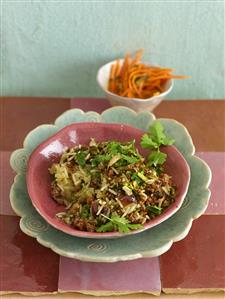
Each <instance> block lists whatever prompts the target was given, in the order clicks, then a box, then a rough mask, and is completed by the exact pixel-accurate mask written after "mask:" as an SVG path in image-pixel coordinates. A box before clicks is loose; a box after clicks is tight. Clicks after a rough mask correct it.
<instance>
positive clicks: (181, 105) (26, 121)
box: [0, 97, 225, 299]
mask: <svg viewBox="0 0 225 299" xmlns="http://www.w3.org/2000/svg"><path fill="white" fill-rule="evenodd" d="M70 105H71V100H70V99H58V98H57V99H56V98H13V97H2V98H0V113H1V114H0V122H1V123H0V125H1V127H0V129H1V131H0V150H1V151H12V150H14V149H16V148H19V147H21V146H22V142H23V140H24V137H25V136H26V134H27V133H28V132H29V131H30V130H32V129H33V128H35V127H36V126H38V125H40V124H44V123H52V122H53V121H54V120H55V118H56V117H57V116H58V115H59V114H61V113H62V112H64V111H65V110H67V109H69V108H70V107H71V106H70ZM154 113H155V115H156V116H157V117H163V118H174V119H176V120H178V121H180V122H181V123H183V124H184V125H185V126H186V127H187V129H188V131H189V132H190V134H191V136H192V138H193V141H194V144H195V146H196V151H214V152H218V151H221V152H223V151H225V101H224V100H182V101H178V100H177V101H175V100H173V101H164V102H162V104H161V105H160V106H159V107H158V108H157V109H155V111H154ZM5 296H6V297H5V298H11V299H12V298H15V299H16V298H21V297H22V295H16V294H11V295H5ZM53 297H55V298H93V296H89V295H81V294H75V293H72V294H71V293H67V294H55V295H52V294H51V295H48V294H47V295H43V296H41V297H40V298H43V299H45V298H53ZM149 297H153V296H152V295H146V294H134V295H123V296H117V298H137V299H138V298H149ZM161 297H163V298H164V297H165V298H167V299H170V298H174V299H183V298H193V299H196V298H218V299H219V298H220V299H222V298H225V297H224V293H221V292H219V293H207V292H206V293H201V294H192V295H181V294H179V295H170V294H162V295H161ZM26 298H30V297H29V296H28V297H26ZM36 298H37V297H36ZM101 298H109V297H101Z"/></svg>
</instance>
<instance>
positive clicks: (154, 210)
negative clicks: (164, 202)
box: [146, 206, 163, 215]
mask: <svg viewBox="0 0 225 299" xmlns="http://www.w3.org/2000/svg"><path fill="white" fill-rule="evenodd" d="M146 208H147V210H148V212H149V213H153V214H155V215H160V214H161V213H162V211H163V209H162V208H160V207H157V206H147V207H146Z"/></svg>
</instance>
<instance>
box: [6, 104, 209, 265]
mask: <svg viewBox="0 0 225 299" xmlns="http://www.w3.org/2000/svg"><path fill="white" fill-rule="evenodd" d="M154 120H155V116H154V115H153V114H152V113H150V112H141V113H136V112H134V111H133V110H130V109H129V108H126V107H113V108H109V109H107V110H105V111H104V112H103V113H102V114H98V113H96V112H93V111H91V112H87V113H85V112H83V111H82V110H80V109H71V110H68V111H66V112H64V113H63V114H62V115H61V116H59V117H58V118H57V119H56V121H55V124H54V125H49V124H48V125H41V126H39V127H37V128H36V129H34V130H32V131H31V132H30V133H29V134H28V135H27V137H26V138H25V140H24V147H23V148H21V149H18V150H16V151H14V152H13V153H12V155H11V159H10V163H11V166H12V168H13V169H14V170H15V171H16V172H17V175H16V177H15V180H14V183H13V185H12V187H11V191H10V201H11V205H12V208H13V210H14V211H15V212H16V214H17V215H19V216H20V217H21V219H20V227H21V230H22V231H23V232H24V233H25V234H27V235H29V236H31V237H34V238H36V239H37V241H38V242H39V243H40V244H42V245H43V246H46V247H49V248H51V249H52V250H53V251H55V252H57V253H58V254H60V255H63V256H66V257H70V258H76V259H78V260H82V261H92V262H117V261H125V260H133V259H137V258H142V257H154V256H159V255H161V254H163V253H164V252H166V251H167V250H168V249H169V248H170V247H171V245H172V244H173V242H176V241H179V240H181V239H183V238H184V237H185V236H186V235H187V234H188V232H189V230H190V228H191V225H192V222H193V220H194V219H196V218H198V217H199V216H200V215H202V214H203V213H204V211H205V210H206V208H207V205H208V201H209V198H210V190H209V189H208V186H209V184H210V181H211V171H210V169H209V167H208V165H207V164H206V163H205V162H204V161H202V160H201V159H199V158H198V157H196V156H195V155H194V153H195V148H194V145H193V143H192V139H191V136H190V135H189V133H188V131H187V129H186V128H185V127H184V126H183V125H182V124H180V123H178V122H177V121H175V120H172V119H163V118H162V119H159V120H160V122H161V123H162V124H163V126H164V127H165V131H166V133H167V134H168V135H169V136H171V137H173V138H174V139H175V140H176V143H175V146H176V147H177V148H178V149H179V150H180V152H181V153H182V154H183V155H184V157H185V159H186V161H187V162H188V164H189V166H190V169H191V181H190V185H189V189H188V193H187V196H186V198H185V200H184V203H183V205H182V207H181V208H180V209H179V210H178V212H176V213H175V214H174V215H173V216H172V217H170V218H169V219H167V220H166V221H164V222H163V223H161V224H159V225H157V226H156V227H154V228H151V229H149V230H147V231H144V232H142V233H139V234H136V235H131V236H126V237H123V238H119V239H85V238H78V237H74V236H70V235H68V234H65V233H63V232H61V231H59V230H56V229H55V228H53V227H52V226H50V225H49V224H48V223H47V222H46V221H45V220H44V219H43V218H42V217H41V216H40V215H39V214H38V213H37V212H36V210H35V208H34V207H33V206H32V203H31V200H30V198H29V195H28V193H27V186H26V165H27V161H28V158H29V156H30V154H31V153H32V151H33V150H34V149H35V148H36V147H37V146H38V145H39V144H40V143H41V142H43V141H44V140H45V139H47V138H48V137H50V136H51V135H53V134H55V133H56V132H57V131H59V130H60V129H62V128H63V127H65V126H67V125H69V124H71V123H76V122H104V123H123V124H129V125H131V126H133V127H136V128H139V129H142V130H147V129H148V127H149V125H150V124H151V123H152V122H153V121H154Z"/></svg>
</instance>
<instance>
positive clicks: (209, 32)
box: [1, 0, 225, 99]
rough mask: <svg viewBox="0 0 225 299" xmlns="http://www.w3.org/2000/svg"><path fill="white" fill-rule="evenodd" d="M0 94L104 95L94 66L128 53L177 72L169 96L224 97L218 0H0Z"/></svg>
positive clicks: (221, 15)
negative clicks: (141, 52) (179, 76)
mask: <svg viewBox="0 0 225 299" xmlns="http://www.w3.org/2000/svg"><path fill="white" fill-rule="evenodd" d="M1 20H2V21H1V23H2V29H1V57H2V59H1V62H2V64H1V80H2V82H1V83H2V88H1V94H2V95H17V96H20V95H25V96H26V95H33V96H41V95H44V96H65V97H67V96H102V92H101V90H100V89H99V87H98V86H97V83H96V72H97V69H98V68H99V67H100V66H101V65H102V64H104V63H106V62H108V61H110V60H112V59H114V58H117V57H121V56H123V55H124V54H125V53H126V52H127V51H131V52H134V51H136V50H137V49H139V48H144V49H145V54H144V60H145V61H151V62H154V63H157V64H160V65H162V66H169V67H173V68H175V69H176V71H177V73H178V74H187V75H190V76H191V79H186V80H183V81H176V82H175V87H174V90H173V92H172V94H171V96H170V98H173V99H176V98H179V99H180V98H181V99H190V98H193V99H196V98H212V99H213V98H224V97H225V92H224V82H225V81H224V61H225V58H224V42H225V40H224V2H221V1H220V2H217V1H208V2H207V1H200V0H199V1H181V0H180V1H132V2H129V1H127V2H125V1H117V2H115V1H108V2H107V1H86V2H84V1H83V2H82V1H69V2H67V1H3V4H2V9H1Z"/></svg>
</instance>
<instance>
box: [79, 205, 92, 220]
mask: <svg viewBox="0 0 225 299" xmlns="http://www.w3.org/2000/svg"><path fill="white" fill-rule="evenodd" d="M89 215H90V207H89V205H83V206H82V209H81V213H80V216H81V218H83V219H87V218H88V217H89Z"/></svg>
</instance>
